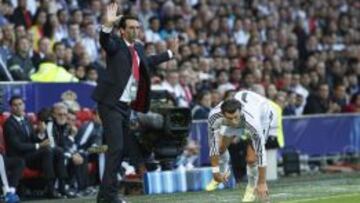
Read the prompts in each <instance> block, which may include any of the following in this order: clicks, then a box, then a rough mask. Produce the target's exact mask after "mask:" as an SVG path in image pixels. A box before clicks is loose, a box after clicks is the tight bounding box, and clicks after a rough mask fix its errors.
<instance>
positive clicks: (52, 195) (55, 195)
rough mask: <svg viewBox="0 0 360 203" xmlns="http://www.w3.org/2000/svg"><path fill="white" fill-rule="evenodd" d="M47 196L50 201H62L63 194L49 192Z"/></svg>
mask: <svg viewBox="0 0 360 203" xmlns="http://www.w3.org/2000/svg"><path fill="white" fill-rule="evenodd" d="M45 196H46V197H47V198H49V199H60V198H62V196H61V194H60V193H58V192H56V191H48V192H47V193H46V194H45Z"/></svg>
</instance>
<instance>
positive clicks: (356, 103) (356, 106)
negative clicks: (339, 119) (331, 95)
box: [343, 93, 360, 113]
mask: <svg viewBox="0 0 360 203" xmlns="http://www.w3.org/2000/svg"><path fill="white" fill-rule="evenodd" d="M343 111H344V112H347V113H359V112H360V93H356V94H354V95H353V96H352V98H351V101H350V103H349V104H348V105H346V106H345V107H344V109H343Z"/></svg>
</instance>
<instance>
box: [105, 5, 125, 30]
mask: <svg viewBox="0 0 360 203" xmlns="http://www.w3.org/2000/svg"><path fill="white" fill-rule="evenodd" d="M117 10H118V5H117V4H116V3H112V4H109V5H108V6H107V7H106V15H105V24H106V25H108V26H113V25H114V23H115V22H116V21H118V20H119V19H120V18H121V16H122V15H119V16H116V12H117Z"/></svg>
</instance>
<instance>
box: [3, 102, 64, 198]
mask: <svg viewBox="0 0 360 203" xmlns="http://www.w3.org/2000/svg"><path fill="white" fill-rule="evenodd" d="M9 105H10V107H11V116H10V117H9V118H8V119H7V120H6V122H5V124H4V135H5V140H6V145H7V152H8V155H9V157H20V158H23V159H24V160H25V162H26V166H27V167H29V168H32V169H37V170H41V172H42V173H43V174H44V178H45V180H46V192H45V195H46V196H47V197H48V198H59V197H60V194H59V193H57V192H56V191H55V185H54V184H55V180H56V178H59V180H60V183H62V181H63V180H64V179H65V178H66V177H67V173H66V171H65V166H64V163H65V162H64V156H63V154H62V150H61V149H60V148H51V146H52V145H51V141H50V139H49V137H46V136H44V135H45V124H44V123H41V125H39V126H40V127H39V130H38V132H35V130H34V129H33V127H32V125H31V124H30V122H29V121H28V120H27V118H26V117H24V116H25V104H24V101H23V99H22V98H21V97H18V96H13V97H12V98H11V99H10V101H9ZM64 186H65V185H63V184H60V187H59V189H60V190H59V191H60V192H64V190H65V187H64Z"/></svg>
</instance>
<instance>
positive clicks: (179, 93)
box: [161, 70, 189, 107]
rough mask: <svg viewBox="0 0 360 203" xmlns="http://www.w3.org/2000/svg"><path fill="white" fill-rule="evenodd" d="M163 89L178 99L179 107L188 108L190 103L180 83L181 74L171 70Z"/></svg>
mask: <svg viewBox="0 0 360 203" xmlns="http://www.w3.org/2000/svg"><path fill="white" fill-rule="evenodd" d="M161 87H162V88H163V89H165V90H167V91H168V92H169V93H170V94H172V95H173V96H174V98H175V99H176V103H177V106H182V107H188V106H189V102H188V101H187V100H186V94H185V91H184V88H182V87H181V85H180V83H179V73H178V71H176V70H169V71H168V72H167V73H166V78H165V80H164V81H163V82H162V84H161Z"/></svg>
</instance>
